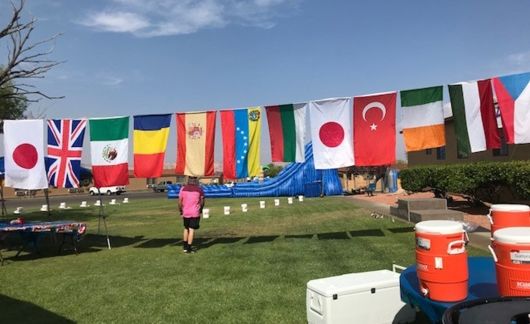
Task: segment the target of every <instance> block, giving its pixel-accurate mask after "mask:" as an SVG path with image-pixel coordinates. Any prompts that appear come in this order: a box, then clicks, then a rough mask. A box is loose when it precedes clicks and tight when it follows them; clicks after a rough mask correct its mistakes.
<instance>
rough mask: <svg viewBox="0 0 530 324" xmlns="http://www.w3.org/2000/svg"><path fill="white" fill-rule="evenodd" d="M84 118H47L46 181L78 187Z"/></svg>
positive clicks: (51, 183)
mask: <svg viewBox="0 0 530 324" xmlns="http://www.w3.org/2000/svg"><path fill="white" fill-rule="evenodd" d="M86 123H87V121H86V119H50V120H48V157H47V159H46V167H47V170H48V183H49V184H50V185H52V186H54V187H57V188H78V187H79V173H80V171H81V153H82V152H83V139H84V136H85V128H86Z"/></svg>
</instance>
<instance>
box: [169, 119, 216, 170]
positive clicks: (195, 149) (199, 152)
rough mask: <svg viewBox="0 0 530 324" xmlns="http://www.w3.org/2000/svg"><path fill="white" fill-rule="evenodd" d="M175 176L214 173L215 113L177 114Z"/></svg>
mask: <svg viewBox="0 0 530 324" xmlns="http://www.w3.org/2000/svg"><path fill="white" fill-rule="evenodd" d="M176 117H177V138H178V141H177V167H176V170H175V171H176V173H177V174H184V175H189V176H194V177H197V176H211V175H213V173H214V169H213V165H214V156H213V152H214V142H215V111H204V112H190V113H177V116H176Z"/></svg>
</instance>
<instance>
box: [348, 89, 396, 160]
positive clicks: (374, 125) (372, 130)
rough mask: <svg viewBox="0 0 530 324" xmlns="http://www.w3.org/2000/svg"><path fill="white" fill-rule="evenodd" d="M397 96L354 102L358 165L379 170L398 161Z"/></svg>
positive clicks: (376, 97)
mask: <svg viewBox="0 0 530 324" xmlns="http://www.w3.org/2000/svg"><path fill="white" fill-rule="evenodd" d="M396 96H397V93H396V92H390V93H382V94H374V95H368V96H359V97H355V98H354V99H353V125H354V126H353V132H354V135H353V144H354V146H353V151H354V152H355V165H358V166H379V165H388V164H392V163H394V162H395V161H396Z"/></svg>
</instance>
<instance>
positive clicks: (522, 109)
mask: <svg viewBox="0 0 530 324" xmlns="http://www.w3.org/2000/svg"><path fill="white" fill-rule="evenodd" d="M493 87H494V89H495V94H496V95H497V101H498V103H499V108H500V111H501V119H502V125H503V129H504V132H505V134H506V139H507V142H508V144H523V143H530V127H529V126H528V125H530V73H521V74H514V75H508V76H503V77H497V78H493Z"/></svg>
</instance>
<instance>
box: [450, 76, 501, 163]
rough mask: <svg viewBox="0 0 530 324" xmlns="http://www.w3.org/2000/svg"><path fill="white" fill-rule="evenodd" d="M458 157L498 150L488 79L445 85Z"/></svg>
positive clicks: (498, 142)
mask: <svg viewBox="0 0 530 324" xmlns="http://www.w3.org/2000/svg"><path fill="white" fill-rule="evenodd" d="M449 96H450V97H451V109H452V111H453V118H454V122H455V134H456V147H457V153H458V156H459V157H468V156H469V155H470V154H471V153H474V152H480V151H485V150H487V149H492V148H499V147H500V144H501V143H500V137H499V132H498V130H497V120H496V117H495V106H494V105H493V90H492V86H491V81H490V79H486V80H479V81H472V82H460V83H456V84H450V85H449Z"/></svg>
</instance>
